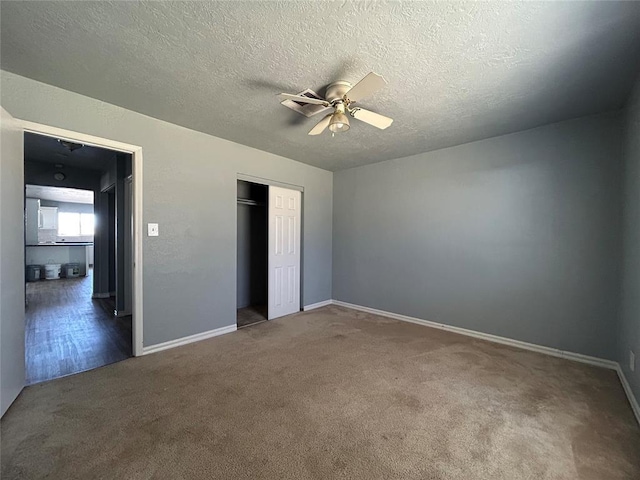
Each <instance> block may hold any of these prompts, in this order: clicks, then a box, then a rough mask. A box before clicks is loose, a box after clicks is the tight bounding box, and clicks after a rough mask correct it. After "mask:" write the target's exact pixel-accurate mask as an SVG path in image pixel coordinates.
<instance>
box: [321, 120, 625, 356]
mask: <svg viewBox="0 0 640 480" xmlns="http://www.w3.org/2000/svg"><path fill="white" fill-rule="evenodd" d="M620 127H621V123H620V118H619V115H618V114H612V115H603V116H596V117H587V118H582V119H577V120H572V121H567V122H562V123H557V124H552V125H548V126H544V127H541V128H536V129H533V130H528V131H524V132H519V133H515V134H511V135H505V136H501V137H496V138H491V139H487V140H483V141H478V142H473V143H469V144H465V145H460V146H457V147H452V148H447V149H443V150H438V151H434V152H430V153H426V154H421V155H416V156H412V157H407V158H402V159H397V160H390V161H386V162H382V163H378V164H374V165H369V166H364V167H359V168H354V169H350V170H345V171H341V172H337V173H336V174H335V176H334V227H333V228H334V249H333V251H334V255H333V265H334V270H333V298H334V299H338V300H342V301H346V302H350V303H354V304H358V305H364V306H368V307H372V308H377V309H381V310H386V311H390V312H395V313H400V314H405V315H409V316H414V317H418V318H421V319H426V320H431V321H435V322H440V323H444V324H448V325H454V326H458V327H463V328H468V329H472V330H476V331H480V332H486V333H490V334H495V335H501V336H505V337H508V338H513V339H517V340H522V341H526V342H532V343H536V344H541V345H546V346H549V347H554V348H559V349H563V350H568V351H572V352H577V353H582V354H587V355H594V356H598V357H603V358H610V359H612V358H614V342H615V330H616V315H617V306H618V287H619V263H620V256H619V251H620V235H619V231H620V227H621V225H620V220H621V215H620V210H621V195H620V187H621V162H620V155H621V152H620V142H621V132H620Z"/></svg>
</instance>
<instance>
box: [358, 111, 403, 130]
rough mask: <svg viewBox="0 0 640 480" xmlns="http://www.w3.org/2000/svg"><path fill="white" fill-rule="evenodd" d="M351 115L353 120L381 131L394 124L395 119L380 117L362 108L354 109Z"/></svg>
mask: <svg viewBox="0 0 640 480" xmlns="http://www.w3.org/2000/svg"><path fill="white" fill-rule="evenodd" d="M350 113H351V116H352V117H353V118H356V119H358V120H360V121H362V122H364V123H368V124H369V125H373V126H374V127H376V128H379V129H380V130H384V129H385V128H387V127H388V126H389V125H391V124H392V123H393V118H389V117H385V116H384V115H380V114H379V113H374V112H371V111H369V110H365V109H364V108H360V107H357V108H353V109H352V110H351V112H350Z"/></svg>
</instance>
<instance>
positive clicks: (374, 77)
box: [278, 72, 393, 135]
mask: <svg viewBox="0 0 640 480" xmlns="http://www.w3.org/2000/svg"><path fill="white" fill-rule="evenodd" d="M386 84H387V81H386V80H385V79H384V78H382V76H381V75H378V74H377V73H374V72H371V73H369V74H368V75H367V76H366V77H364V78H363V79H362V80H360V81H359V82H358V83H356V84H355V85H353V86H352V85H351V84H350V83H349V82H345V81H342V80H341V81H339V82H333V83H332V84H330V85H329V86H328V87H327V92H326V95H325V99H322V98H313V97H312V96H304V95H291V94H289V93H281V94H279V95H278V96H279V97H280V98H282V99H284V100H291V101H293V102H296V103H305V104H313V105H322V106H323V107H327V108H331V109H333V111H332V112H331V113H329V114H328V115H327V116H325V117H324V118H323V119H322V120H320V122H318V124H317V125H316V126H315V127H313V128H312V129H311V131H310V132H309V135H320V134H321V133H322V132H324V131H325V129H327V127H328V128H329V131H330V132H331V133H332V134H335V133H341V132H346V131H347V130H349V128H350V126H349V116H351V117H353V118H355V119H357V120H360V121H362V122H364V123H368V124H369V125H373V126H374V127H376V128H379V129H380V130H384V129H385V128H387V127H388V126H389V125H391V124H392V123H393V119H392V118H389V117H385V116H384V115H380V114H379V113H374V112H371V111H369V110H365V109H364V108H360V107H357V106H354V105H353V104H354V103H356V102H359V101H360V100H361V99H362V98H365V97H367V96H369V95H371V94H372V93H374V92H376V91H378V90H380V89H381V88H382V87H384V86H385V85H386ZM323 111H326V109H320V110H318V111H317V112H315V113H320V112H323ZM315 113H313V114H315ZM313 114H312V115H313Z"/></svg>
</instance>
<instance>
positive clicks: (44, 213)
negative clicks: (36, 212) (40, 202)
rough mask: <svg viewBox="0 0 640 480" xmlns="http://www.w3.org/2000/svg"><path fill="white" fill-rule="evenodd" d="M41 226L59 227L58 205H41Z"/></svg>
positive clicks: (45, 228) (55, 228)
mask: <svg viewBox="0 0 640 480" xmlns="http://www.w3.org/2000/svg"><path fill="white" fill-rule="evenodd" d="M38 226H39V228H41V229H43V230H57V229H58V207H40V223H39V225H38Z"/></svg>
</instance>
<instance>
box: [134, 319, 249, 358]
mask: <svg viewBox="0 0 640 480" xmlns="http://www.w3.org/2000/svg"><path fill="white" fill-rule="evenodd" d="M237 329H238V327H237V326H236V324H235V323H234V324H233V325H227V326H226V327H220V328H216V329H214V330H209V331H208V332H202V333H196V334H195V335H190V336H188V337H182V338H178V339H176V340H169V341H168V342H164V343H158V344H157V345H150V346H148V347H143V349H142V355H148V354H150V353H155V352H161V351H162V350H168V349H170V348H175V347H180V346H182V345H187V344H188V343H193V342H199V341H200V340H206V339H207V338H211V337H217V336H218V335H224V334H225V333H231V332H235V331H236V330H237Z"/></svg>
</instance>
